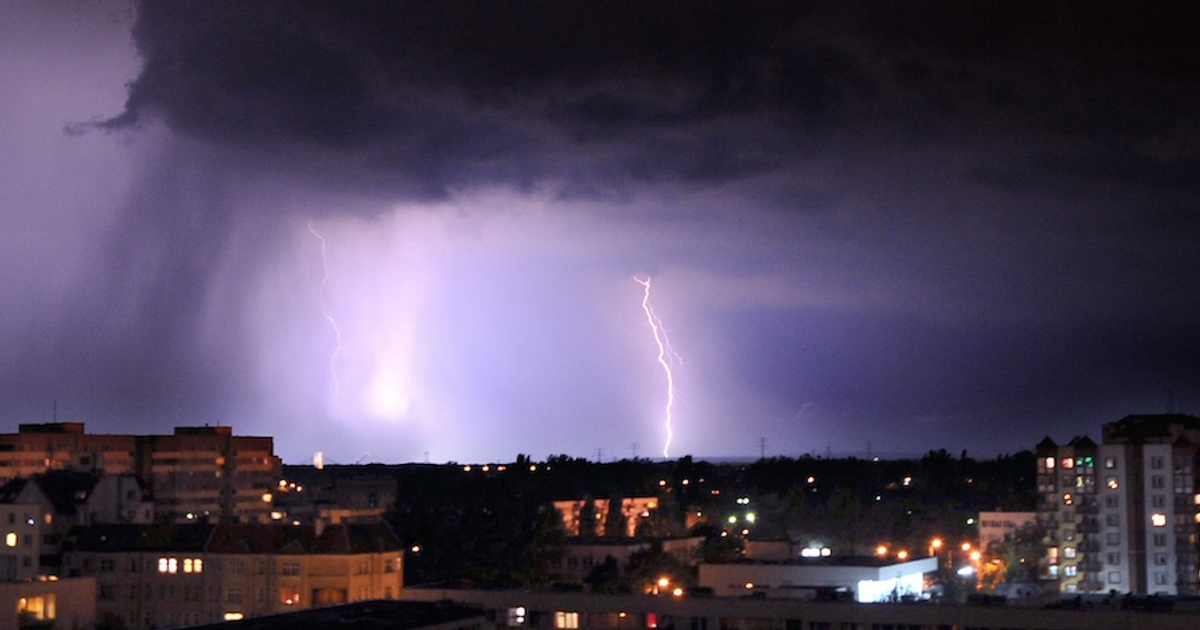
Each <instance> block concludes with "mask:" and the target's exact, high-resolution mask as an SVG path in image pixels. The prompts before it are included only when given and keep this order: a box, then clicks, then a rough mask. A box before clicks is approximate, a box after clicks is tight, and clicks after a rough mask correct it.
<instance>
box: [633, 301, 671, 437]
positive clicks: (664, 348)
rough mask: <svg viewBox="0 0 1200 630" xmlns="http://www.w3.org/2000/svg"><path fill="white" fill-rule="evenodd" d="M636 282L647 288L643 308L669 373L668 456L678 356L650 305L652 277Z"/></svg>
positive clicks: (660, 362)
mask: <svg viewBox="0 0 1200 630" xmlns="http://www.w3.org/2000/svg"><path fill="white" fill-rule="evenodd" d="M633 280H634V282H637V283H638V284H640V285H642V287H643V288H645V290H646V291H645V293H644V294H643V296H642V310H643V311H645V312H646V321H647V322H648V323H649V324H650V330H652V331H653V332H654V343H656V344H658V364H659V365H661V366H662V369H663V372H664V373H666V375H667V420H666V429H667V442H666V444H664V445H663V457H664V458H668V457H670V455H668V451H669V450H670V448H671V438H672V437H673V436H674V432H673V430H672V428H671V410H672V408H673V407H674V406H675V375H674V374H672V373H671V362H672V360H673V359H674V358H675V357H676V355H675V352H674V351H673V350H671V341H670V339H668V338H667V331H666V329H665V328H663V325H662V322H661V321H659V319H658V316H657V315H655V314H654V309H653V308H652V307H651V306H650V278H646V279H645V280H642V279H641V278H637V277H634V279H633Z"/></svg>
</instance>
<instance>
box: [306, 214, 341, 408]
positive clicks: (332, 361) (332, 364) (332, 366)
mask: <svg viewBox="0 0 1200 630" xmlns="http://www.w3.org/2000/svg"><path fill="white" fill-rule="evenodd" d="M308 231H309V232H311V233H312V235H313V236H315V237H316V238H317V240H318V241H321V270H322V271H323V273H324V275H322V276H321V290H320V298H321V316H322V317H324V318H325V321H327V322H329V327H330V328H332V329H333V339H334V347H333V354H331V355H329V376H330V377H331V378H332V379H333V402H334V404H337V401H338V395H339V394H340V393H341V391H340V390H341V387H342V384H341V382H340V381H338V375H337V357H338V353H339V352H341V351H342V330H341V329H340V328H338V323H337V320H336V319H334V318H333V316H332V315H330V314H329V309H328V308H326V306H325V283H327V282H329V259H328V258H327V257H326V255H325V237H324V236H321V235H320V234H319V233H318V232H317V230H316V229H315V228H313V224H312V221H309V222H308Z"/></svg>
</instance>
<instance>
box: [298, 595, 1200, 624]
mask: <svg viewBox="0 0 1200 630" xmlns="http://www.w3.org/2000/svg"><path fill="white" fill-rule="evenodd" d="M403 599H404V600H406V601H427V602H443V601H452V602H455V603H459V604H463V605H467V606H474V607H478V608H479V609H480V610H482V611H483V612H484V614H485V615H486V616H487V618H488V619H489V620H493V619H494V620H495V624H496V626H497V627H498V628H514V629H515V628H613V629H623V630H634V629H637V628H658V629H660V630H665V629H667V628H676V629H678V630H688V629H692V630H789V629H790V630H801V629H803V630H825V629H830V630H833V629H842V628H853V629H863V630H865V629H871V630H884V629H899V628H905V629H908V628H922V629H924V628H936V629H939V630H940V629H942V628H953V629H959V630H963V629H969V628H1005V629H1007V630H1042V629H1045V628H1054V629H1055V630H1096V629H1097V628H1104V629H1105V630H1145V629H1146V628H1154V630H1195V628H1198V627H1200V613H1198V612H1196V611H1195V609H1194V608H1191V609H1186V610H1181V608H1184V607H1185V605H1186V604H1187V602H1182V601H1181V602H1171V601H1163V602H1161V603H1162V604H1164V605H1165V606H1166V608H1167V609H1171V608H1172V607H1173V608H1174V609H1173V610H1172V611H1171V612H1147V611H1146V609H1145V608H1142V609H1140V610H1139V609H1135V608H1127V609H1121V608H1120V607H1119V604H1114V605H1112V606H1108V607H1102V606H1077V607H1071V606H1061V607H1057V608H1053V609H1050V608H1024V607H1016V606H1005V605H996V604H990V605H951V604H939V605H936V606H931V605H914V604H907V603H896V604H890V603H883V604H854V603H846V602H840V601H814V600H801V599H770V598H758V597H692V596H689V595H684V596H682V597H646V596H644V595H640V594H639V595H615V596H614V595H591V594H581V593H531V592H529V591H525V590H513V591H471V590H461V591H459V590H447V589H405V591H404V597H403ZM1072 599H1073V598H1072ZM1117 599H1118V600H1120V599H1121V598H1117ZM1143 603H1146V602H1143ZM1176 604H1178V605H1176ZM340 625H342V624H336V625H335V624H329V623H326V624H324V625H319V626H295V627H304V628H316V627H320V628H331V627H337V626H340ZM345 625H347V626H349V625H352V624H349V623H348V624H345Z"/></svg>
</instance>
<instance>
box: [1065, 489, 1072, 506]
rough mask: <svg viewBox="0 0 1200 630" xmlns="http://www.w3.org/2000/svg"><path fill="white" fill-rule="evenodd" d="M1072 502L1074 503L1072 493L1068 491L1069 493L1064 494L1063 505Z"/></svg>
mask: <svg viewBox="0 0 1200 630" xmlns="http://www.w3.org/2000/svg"><path fill="white" fill-rule="evenodd" d="M1071 504H1072V500H1071V493H1069V492H1068V493H1067V494H1064V495H1063V505H1071Z"/></svg>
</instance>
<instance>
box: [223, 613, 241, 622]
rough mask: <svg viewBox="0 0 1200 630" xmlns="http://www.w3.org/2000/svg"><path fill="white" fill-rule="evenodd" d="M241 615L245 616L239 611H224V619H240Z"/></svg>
mask: <svg viewBox="0 0 1200 630" xmlns="http://www.w3.org/2000/svg"><path fill="white" fill-rule="evenodd" d="M243 617H245V615H243V614H242V613H240V612H227V613H225V621H238V620H240V619H242V618H243Z"/></svg>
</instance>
